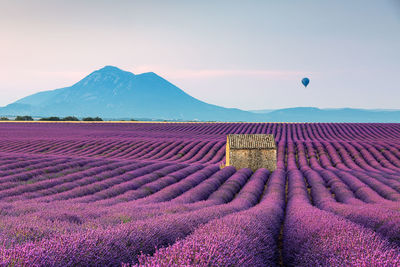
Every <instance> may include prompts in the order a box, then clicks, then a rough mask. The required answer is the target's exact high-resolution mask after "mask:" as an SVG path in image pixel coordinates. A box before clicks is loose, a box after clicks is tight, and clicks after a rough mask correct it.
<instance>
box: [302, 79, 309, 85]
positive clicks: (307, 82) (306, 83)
mask: <svg viewBox="0 0 400 267" xmlns="http://www.w3.org/2000/svg"><path fill="white" fill-rule="evenodd" d="M301 83H302V84H303V85H304V87H307V85H308V84H309V83H310V79H308V78H303V80H301Z"/></svg>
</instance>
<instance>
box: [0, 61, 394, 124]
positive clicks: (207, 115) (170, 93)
mask: <svg viewBox="0 0 400 267" xmlns="http://www.w3.org/2000/svg"><path fill="white" fill-rule="evenodd" d="M0 115H3V116H4V115H6V116H15V115H31V116H37V117H49V116H60V117H63V116H70V115H71V116H76V117H87V116H91V117H96V116H99V117H102V118H105V119H131V118H135V119H155V120H183V121H184V120H186V121H187V120H199V121H248V122H254V121H270V122H400V110H365V109H350V108H345V109H318V108H313V107H297V108H287V109H278V110H258V111H257V110H254V111H251V112H250V111H243V110H240V109H234V108H224V107H220V106H216V105H211V104H207V103H205V102H202V101H200V100H198V99H196V98H194V97H192V96H190V95H188V94H186V93H185V92H184V91H182V90H181V89H179V88H178V87H176V86H175V85H173V84H171V83H170V82H168V81H167V80H165V79H163V78H161V77H160V76H158V75H157V74H155V73H153V72H148V73H143V74H138V75H135V74H133V73H131V72H127V71H123V70H121V69H119V68H117V67H113V66H106V67H104V68H102V69H100V70H97V71H94V72H92V73H91V74H89V75H88V76H86V77H85V78H83V79H82V80H81V81H79V82H77V83H76V84H74V85H72V86H70V87H65V88H61V89H56V90H52V91H44V92H39V93H36V94H33V95H30V96H27V97H24V98H22V99H20V100H18V101H16V102H14V103H11V104H9V105H7V106H5V107H2V108H0Z"/></svg>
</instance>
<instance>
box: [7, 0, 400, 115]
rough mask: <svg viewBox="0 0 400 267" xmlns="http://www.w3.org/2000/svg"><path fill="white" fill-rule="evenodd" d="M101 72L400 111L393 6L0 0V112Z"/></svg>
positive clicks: (310, 1)
mask: <svg viewBox="0 0 400 267" xmlns="http://www.w3.org/2000/svg"><path fill="white" fill-rule="evenodd" d="M105 65H113V66H117V67H119V68H121V69H123V70H127V71H131V72H133V73H135V74H140V73H143V72H149V71H152V72H155V73H157V74H158V75H160V76H162V77H163V78H165V79H167V80H168V81H170V82H172V83H173V84H175V85H176V86H178V87H179V88H181V89H182V90H184V91H185V92H187V93H188V94H190V95H192V96H194V97H196V98H198V99H200V100H202V101H205V102H208V103H211V104H216V105H220V106H224V107H235V108H240V109H245V110H256V109H278V108H288V107H299V106H313V107H320V108H343V107H352V108H373V109H375V108H379V109H400V101H399V99H400V86H399V83H400V0H352V1H349V0H335V1H332V0H291V1H289V0H279V1H278V0H276V1H272V0H268V1H267V0H248V1H241V0H218V1H215V0H202V1H195V0H159V1H155V0H146V1H145V0H143V1H135V0H131V1H124V0H108V1H106V0H68V1H65V0H63V1H60V0H42V1H39V0H0V106H4V105H7V104H9V103H12V102H13V101H16V100H17V99H19V98H21V97H24V96H27V95H29V94H32V93H36V92H39V91H45V90H51V89H57V88H62V87H67V86H71V85H72V84H74V83H76V82H78V81H79V80H80V79H82V78H84V77H85V76H86V75H88V74H89V73H91V72H92V71H94V70H97V69H100V68H102V67H104V66H105ZM303 77H308V78H310V84H309V86H308V87H307V88H304V87H303V86H302V85H301V79H302V78H303Z"/></svg>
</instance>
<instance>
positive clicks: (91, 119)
mask: <svg viewBox="0 0 400 267" xmlns="http://www.w3.org/2000/svg"><path fill="white" fill-rule="evenodd" d="M82 120H83V121H103V119H102V118H100V117H95V118H92V117H86V118H83V119H82Z"/></svg>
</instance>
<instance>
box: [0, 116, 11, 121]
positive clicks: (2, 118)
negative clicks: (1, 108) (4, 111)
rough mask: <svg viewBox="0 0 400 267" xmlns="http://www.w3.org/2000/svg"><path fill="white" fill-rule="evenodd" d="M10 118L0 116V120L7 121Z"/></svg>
mask: <svg viewBox="0 0 400 267" xmlns="http://www.w3.org/2000/svg"><path fill="white" fill-rule="evenodd" d="M9 120H10V119H9V118H7V117H0V121H9Z"/></svg>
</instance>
